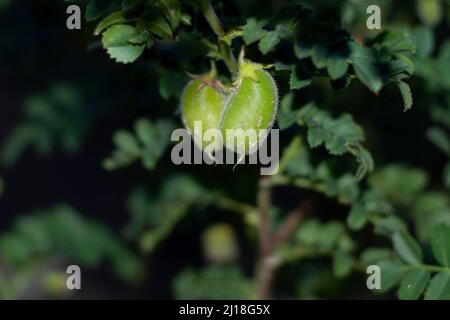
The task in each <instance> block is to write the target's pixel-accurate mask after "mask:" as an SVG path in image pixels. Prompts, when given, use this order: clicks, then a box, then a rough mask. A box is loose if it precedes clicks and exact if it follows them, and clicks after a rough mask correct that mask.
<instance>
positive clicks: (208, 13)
mask: <svg viewBox="0 0 450 320" xmlns="http://www.w3.org/2000/svg"><path fill="white" fill-rule="evenodd" d="M199 3H200V9H201V11H202V13H203V15H204V16H205V19H206V21H207V22H208V24H209V26H210V27H211V29H212V30H213V31H214V33H215V34H216V35H217V37H219V51H220V53H221V55H222V59H223V61H224V62H225V65H226V66H227V68H228V70H230V72H231V74H233V76H235V75H236V74H237V72H238V65H237V61H236V58H235V57H234V55H233V52H232V50H231V48H230V46H229V45H228V44H227V43H226V42H225V41H224V40H223V37H225V35H226V32H225V29H224V28H223V25H222V23H221V22H220V20H219V18H218V17H217V14H216V12H215V11H214V8H213V7H212V5H211V2H209V0H199Z"/></svg>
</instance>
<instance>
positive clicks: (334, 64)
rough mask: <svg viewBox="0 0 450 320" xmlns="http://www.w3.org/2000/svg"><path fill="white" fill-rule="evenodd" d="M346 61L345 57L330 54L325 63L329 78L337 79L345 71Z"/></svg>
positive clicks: (346, 67)
mask: <svg viewBox="0 0 450 320" xmlns="http://www.w3.org/2000/svg"><path fill="white" fill-rule="evenodd" d="M347 69H348V63H347V60H346V59H345V58H342V57H335V56H330V57H329V58H328V63H327V71H328V74H329V75H330V77H331V79H339V78H341V77H343V76H344V74H345V73H346V72H347Z"/></svg>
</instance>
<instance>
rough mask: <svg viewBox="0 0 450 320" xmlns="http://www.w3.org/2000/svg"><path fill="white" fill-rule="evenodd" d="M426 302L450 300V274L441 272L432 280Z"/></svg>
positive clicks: (427, 291)
mask: <svg viewBox="0 0 450 320" xmlns="http://www.w3.org/2000/svg"><path fill="white" fill-rule="evenodd" d="M425 300H450V273H448V272H440V273H438V274H436V275H435V276H434V277H433V278H431V281H430V284H429V285H428V288H427V290H426V291H425Z"/></svg>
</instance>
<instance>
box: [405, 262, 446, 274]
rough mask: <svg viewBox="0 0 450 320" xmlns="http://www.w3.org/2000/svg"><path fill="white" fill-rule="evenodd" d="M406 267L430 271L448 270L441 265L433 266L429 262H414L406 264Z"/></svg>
mask: <svg viewBox="0 0 450 320" xmlns="http://www.w3.org/2000/svg"><path fill="white" fill-rule="evenodd" d="M406 269H422V270H428V271H430V272H450V268H446V267H441V266H433V265H429V264H415V265H410V266H407V267H406Z"/></svg>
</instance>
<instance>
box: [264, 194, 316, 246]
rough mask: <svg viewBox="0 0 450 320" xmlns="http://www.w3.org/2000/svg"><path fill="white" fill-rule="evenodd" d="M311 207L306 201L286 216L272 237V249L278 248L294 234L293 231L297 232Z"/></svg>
mask: <svg viewBox="0 0 450 320" xmlns="http://www.w3.org/2000/svg"><path fill="white" fill-rule="evenodd" d="M311 207H312V206H311V202H310V201H308V200H306V201H304V202H302V203H300V204H299V205H298V206H297V207H296V208H295V209H294V210H292V211H291V212H290V213H289V214H288V215H287V216H286V218H285V219H284V221H283V222H282V223H281V226H280V227H279V228H278V231H277V232H276V233H275V235H274V237H273V240H272V246H273V248H276V247H278V246H280V245H281V244H283V243H284V242H285V241H286V240H288V239H289V237H290V236H291V235H292V234H293V233H294V232H295V230H297V227H298V226H299V225H300V223H301V222H302V221H303V219H304V217H305V216H306V215H307V214H308V213H309V212H310V211H311Z"/></svg>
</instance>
